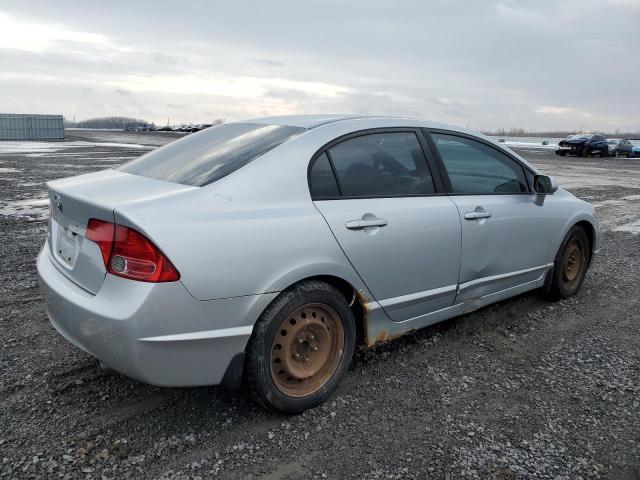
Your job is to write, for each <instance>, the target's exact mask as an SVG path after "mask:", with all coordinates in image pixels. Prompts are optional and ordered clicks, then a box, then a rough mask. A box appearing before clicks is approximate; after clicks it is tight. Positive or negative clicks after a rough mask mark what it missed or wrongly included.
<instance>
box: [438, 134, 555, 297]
mask: <svg viewBox="0 0 640 480" xmlns="http://www.w3.org/2000/svg"><path fill="white" fill-rule="evenodd" d="M431 137H432V139H433V141H434V144H435V146H436V150H437V151H438V153H439V155H440V158H441V159H442V162H443V164H444V167H445V170H446V172H447V173H448V177H449V180H450V183H451V186H450V189H451V200H453V202H454V203H455V204H456V207H457V208H458V213H459V215H460V221H461V224H462V262H461V268H460V281H459V282H460V286H459V294H458V297H457V299H456V303H460V302H464V301H466V300H469V299H473V298H479V297H482V296H484V295H489V294H492V293H496V292H499V291H502V290H505V289H508V288H511V287H515V286H519V285H523V284H527V283H529V282H536V281H538V280H540V279H541V278H542V276H543V275H544V274H545V272H546V271H547V269H548V265H547V259H548V255H549V248H550V245H551V239H552V238H553V233H554V231H555V229H556V228H557V226H556V225H555V224H554V222H555V220H554V219H553V218H552V216H550V215H549V214H548V212H545V208H548V205H547V206H545V204H544V202H541V201H540V197H538V196H537V195H535V194H533V193H531V191H530V187H529V180H528V179H527V170H525V167H523V165H522V164H520V162H518V161H517V160H515V159H513V158H511V157H509V156H508V155H506V154H505V153H502V152H500V151H498V150H497V149H496V148H494V147H492V146H490V145H487V144H484V143H482V142H480V141H476V140H473V139H470V138H468V137H463V136H456V135H453V134H452V135H449V134H443V133H433V134H432V135H431ZM529 176H531V174H529Z"/></svg>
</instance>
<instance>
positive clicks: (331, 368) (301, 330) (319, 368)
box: [270, 303, 344, 397]
mask: <svg viewBox="0 0 640 480" xmlns="http://www.w3.org/2000/svg"><path fill="white" fill-rule="evenodd" d="M343 352H344V328H343V327H342V321H341V320H340V317H339V316H338V314H337V313H336V311H335V310H334V309H333V308H331V307H330V306H328V305H325V304H320V303H310V304H307V305H304V306H302V307H300V308H298V309H297V310H295V311H294V312H293V313H292V314H291V315H289V316H288V317H287V318H286V319H285V320H284V321H283V322H282V324H280V327H279V328H278V333H277V335H276V338H275V339H274V341H273V344H272V346H271V358H270V363H271V378H272V379H273V381H274V383H275V385H276V387H277V388H278V390H280V391H281V392H282V393H284V394H285V395H287V396H290V397H306V396H308V395H312V394H313V393H315V392H317V391H318V390H319V389H320V388H321V387H322V386H323V385H324V384H325V383H327V382H328V381H329V379H331V377H332V376H333V375H334V373H335V372H336V370H337V369H338V366H339V365H340V360H341V359H342V354H343Z"/></svg>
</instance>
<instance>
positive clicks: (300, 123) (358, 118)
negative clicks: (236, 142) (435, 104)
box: [230, 114, 484, 137]
mask: <svg viewBox="0 0 640 480" xmlns="http://www.w3.org/2000/svg"><path fill="white" fill-rule="evenodd" d="M338 122H346V123H348V124H350V125H353V126H354V130H357V128H356V125H358V124H360V123H363V124H366V125H367V127H368V128H374V127H375V126H377V127H393V126H398V125H400V124H402V126H406V127H416V128H420V127H423V128H425V127H426V128H438V129H444V130H452V131H457V132H463V133H471V134H473V135H476V136H482V137H484V135H482V134H479V133H478V132H472V131H471V130H468V129H466V128H461V127H457V126H454V125H447V124H444V123H437V122H431V121H428V120H423V119H420V118H412V117H400V116H393V115H357V114H351V115H349V114H320V115H282V116H273V117H258V118H250V119H245V120H238V121H234V122H230V123H259V124H264V125H286V126H290V127H300V128H304V129H306V130H311V129H313V128H316V127H320V126H323V125H328V124H335V123H338ZM374 124H376V125H374Z"/></svg>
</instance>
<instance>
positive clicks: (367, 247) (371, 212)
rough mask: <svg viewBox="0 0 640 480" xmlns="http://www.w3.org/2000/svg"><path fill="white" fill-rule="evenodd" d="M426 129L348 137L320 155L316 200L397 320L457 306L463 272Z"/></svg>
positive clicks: (314, 171) (313, 180) (312, 177)
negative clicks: (429, 156) (427, 147)
mask: <svg viewBox="0 0 640 480" xmlns="http://www.w3.org/2000/svg"><path fill="white" fill-rule="evenodd" d="M423 142H424V139H423V138H422V134H421V132H420V131H419V130H412V129H404V130H403V129H390V130H376V131H368V132H359V133H356V134H352V135H349V136H347V137H343V138H341V139H339V140H337V141H335V142H333V143H332V144H330V145H329V146H328V148H326V149H324V150H323V151H321V152H319V153H318V154H316V156H314V159H313V160H312V164H311V166H310V169H309V182H310V189H311V194H312V197H313V199H314V203H315V205H316V207H317V208H318V210H319V211H320V212H321V213H322V215H323V216H324V218H325V220H326V221H327V223H328V224H329V226H330V228H331V230H332V232H333V234H334V236H335V237H336V239H337V241H338V243H339V244H340V246H341V247H342V249H343V251H344V252H345V254H346V256H347V257H348V259H349V261H350V262H351V263H352V264H353V266H354V267H355V269H356V271H357V272H358V274H359V275H360V276H361V277H362V279H363V281H364V283H365V284H366V285H367V287H368V288H369V290H370V292H371V293H372V295H373V296H374V297H375V299H376V300H378V301H379V302H380V304H381V305H382V306H383V308H384V309H385V311H386V312H387V314H388V315H389V317H390V318H391V319H392V320H395V321H403V320H408V319H411V318H415V317H418V316H420V315H424V314H426V313H429V312H432V311H435V310H438V309H441V308H444V307H447V306H450V305H451V304H452V303H453V300H454V298H455V294H456V287H457V282H458V273H459V269H460V248H461V246H460V220H459V218H458V213H457V210H456V206H455V205H454V204H453V203H452V202H451V200H450V199H449V198H448V197H447V196H446V195H443V194H442V193H441V192H440V193H439V192H438V189H437V187H438V186H441V180H440V179H439V177H438V176H437V174H436V176H433V175H432V169H431V168H430V167H429V164H428V162H427V160H426V158H425V155H424V150H423Z"/></svg>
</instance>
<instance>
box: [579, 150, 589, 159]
mask: <svg viewBox="0 0 640 480" xmlns="http://www.w3.org/2000/svg"><path fill="white" fill-rule="evenodd" d="M579 156H580V157H585V158H587V157H588V156H589V148H588V147H583V148H582V149H581V150H580V153H579Z"/></svg>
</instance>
